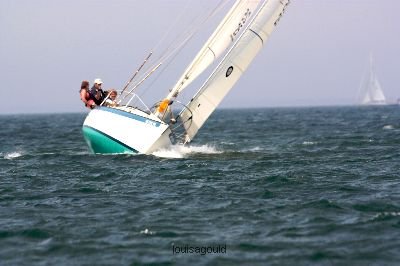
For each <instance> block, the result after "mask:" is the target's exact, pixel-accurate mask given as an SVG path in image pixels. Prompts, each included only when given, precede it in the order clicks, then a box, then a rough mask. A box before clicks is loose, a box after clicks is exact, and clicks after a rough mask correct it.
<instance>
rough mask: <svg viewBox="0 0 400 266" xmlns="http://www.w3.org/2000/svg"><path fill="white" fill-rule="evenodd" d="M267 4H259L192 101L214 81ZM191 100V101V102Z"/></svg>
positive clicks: (264, 2)
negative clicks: (225, 61) (219, 70)
mask: <svg viewBox="0 0 400 266" xmlns="http://www.w3.org/2000/svg"><path fill="white" fill-rule="evenodd" d="M267 3H268V0H264V1H263V3H262V4H261V6H260V7H258V9H257V11H256V13H255V14H254V16H253V17H252V18H251V20H250V22H249V24H247V26H246V27H245V28H244V29H243V31H242V33H240V36H239V37H238V38H237V39H236V41H235V42H234V43H233V44H232V46H231V47H230V48H229V50H228V51H227V52H226V53H225V56H224V57H223V58H222V59H221V61H220V62H219V64H218V65H217V66H216V67H215V68H214V70H213V72H212V73H211V75H210V76H209V77H208V78H207V80H206V81H205V82H204V83H203V85H202V86H201V87H200V89H199V90H198V91H197V92H196V94H195V95H194V96H193V97H192V100H193V99H195V98H196V97H197V96H198V95H200V94H201V93H202V92H203V91H204V89H205V88H206V86H207V85H208V84H209V83H210V82H211V81H212V80H213V79H215V76H216V72H217V70H218V68H219V67H220V66H221V65H222V63H223V62H224V60H225V58H227V57H228V56H230V54H231V52H232V50H233V49H234V48H235V47H236V46H237V44H238V43H239V41H240V40H241V39H242V37H243V36H244V34H245V33H246V32H247V30H248V29H250V27H251V26H252V24H253V22H254V21H255V20H256V19H257V17H258V15H259V14H260V12H261V10H262V9H263V8H264V7H265V5H266V4H267ZM192 100H191V101H192Z"/></svg>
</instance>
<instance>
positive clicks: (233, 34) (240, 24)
mask: <svg viewBox="0 0 400 266" xmlns="http://www.w3.org/2000/svg"><path fill="white" fill-rule="evenodd" d="M250 15H251V11H250V9H247V10H246V13H244V15H243V17H242V19H241V20H240V22H239V24H238V27H237V28H236V29H235V31H234V32H233V33H232V34H231V40H232V42H233V41H234V39H235V37H236V35H237V34H238V33H239V31H240V29H241V28H242V27H243V26H244V25H245V24H246V21H247V20H248V18H249V17H250Z"/></svg>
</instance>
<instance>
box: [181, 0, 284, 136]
mask: <svg viewBox="0 0 400 266" xmlns="http://www.w3.org/2000/svg"><path fill="white" fill-rule="evenodd" d="M288 4H289V0H266V1H264V2H263V4H262V6H261V7H260V9H259V10H258V13H257V15H256V16H255V17H254V19H253V20H252V21H251V23H250V24H249V25H248V26H247V28H246V29H245V30H244V31H243V33H242V35H241V36H240V37H239V38H238V40H237V42H236V43H235V44H234V46H233V47H232V48H231V49H230V51H229V52H228V53H227V55H226V56H225V57H224V59H223V60H222V62H221V63H220V64H219V65H218V66H217V68H216V69H215V70H214V72H213V73H212V74H211V76H210V77H209V79H208V80H207V81H206V82H205V84H204V85H203V86H202V87H201V88H200V90H199V91H198V93H197V94H196V95H195V97H194V98H193V99H192V100H191V102H190V103H189V104H188V109H189V110H190V111H189V110H184V111H183V112H182V113H181V114H180V116H181V118H182V120H183V121H188V122H186V123H185V129H186V140H185V142H190V141H191V139H193V137H194V136H195V135H196V133H197V131H198V130H199V129H200V127H201V126H202V125H203V124H204V122H205V121H206V120H207V118H208V117H209V116H210V115H211V113H212V112H213V111H214V110H215V108H216V107H217V106H218V104H219V103H220V102H221V101H222V99H223V98H224V97H225V95H226V94H227V93H228V92H229V90H230V89H231V88H232V87H233V86H234V84H235V83H236V81H237V80H238V79H239V78H240V77H241V75H242V74H243V72H244V71H245V70H246V69H247V67H248V66H249V65H250V63H251V62H252V61H253V59H254V58H255V56H256V55H257V53H258V52H259V51H260V50H261V48H262V46H263V44H264V43H265V42H266V41H267V39H268V38H269V36H270V34H271V32H272V30H273V29H274V28H275V26H276V25H277V23H278V21H279V19H280V18H281V16H282V14H283V12H284V10H285V7H286V6H287V5H288Z"/></svg>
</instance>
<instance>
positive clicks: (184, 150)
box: [153, 145, 222, 158]
mask: <svg viewBox="0 0 400 266" xmlns="http://www.w3.org/2000/svg"><path fill="white" fill-rule="evenodd" d="M193 153H203V154H218V153H222V151H218V150H217V149H216V148H215V147H213V146H209V145H201V146H194V145H191V146H183V145H173V146H170V147H168V148H166V149H161V150H158V151H155V152H153V155H154V156H157V157H162V158H185V157H186V156H188V155H189V154H193Z"/></svg>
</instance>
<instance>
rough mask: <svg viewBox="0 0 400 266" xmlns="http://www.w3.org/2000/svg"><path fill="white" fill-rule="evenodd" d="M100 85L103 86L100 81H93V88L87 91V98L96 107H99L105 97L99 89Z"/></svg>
mask: <svg viewBox="0 0 400 266" xmlns="http://www.w3.org/2000/svg"><path fill="white" fill-rule="evenodd" d="M101 84H103V81H101V79H95V80H94V84H93V87H92V88H91V89H90V91H89V97H90V99H92V100H93V101H94V103H95V104H96V105H100V104H101V103H102V102H103V100H104V98H105V97H106V94H105V93H104V91H103V90H102V89H101Z"/></svg>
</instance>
